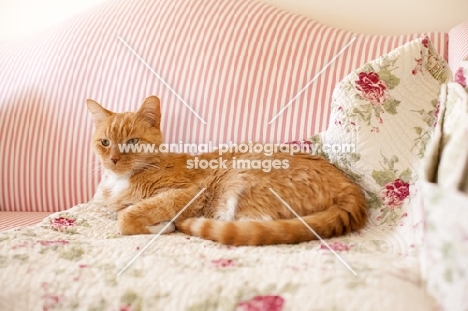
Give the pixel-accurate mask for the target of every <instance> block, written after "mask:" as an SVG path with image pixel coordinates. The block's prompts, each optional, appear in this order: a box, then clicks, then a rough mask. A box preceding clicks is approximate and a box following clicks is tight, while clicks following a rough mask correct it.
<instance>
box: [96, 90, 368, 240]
mask: <svg viewBox="0 0 468 311" xmlns="http://www.w3.org/2000/svg"><path fill="white" fill-rule="evenodd" d="M87 106H88V109H89V110H90V112H91V114H92V116H93V120H94V123H95V133H94V135H93V140H92V145H93V148H94V150H95V152H96V154H97V155H98V156H99V157H100V158H101V161H102V165H103V168H104V169H105V170H106V173H107V174H106V175H107V177H106V178H105V179H104V180H103V181H102V188H103V190H102V197H103V200H104V202H103V203H104V204H106V205H107V206H108V207H109V208H110V209H111V210H113V211H116V212H117V214H118V225H119V228H120V230H121V232H122V234H150V233H155V228H158V230H159V229H160V228H161V225H159V226H158V224H161V223H164V222H167V221H170V220H171V219H173V218H174V217H175V216H176V215H177V214H178V213H179V212H181V211H182V212H181V214H180V215H179V216H178V218H177V219H176V220H175V225H176V228H177V229H178V230H180V231H181V232H184V233H186V234H190V235H194V236H199V237H202V238H205V239H209V240H213V241H217V242H220V243H223V244H228V245H268V244H284V243H288V244H289V243H299V242H304V241H309V240H313V239H316V236H315V235H314V234H313V233H312V232H311V231H310V230H309V228H307V227H306V226H305V225H304V224H303V223H302V221H301V220H300V219H298V218H296V217H295V215H294V213H293V212H292V211H291V210H290V209H289V208H288V207H287V206H286V205H285V204H284V203H283V202H281V201H280V200H279V199H278V198H277V197H276V196H275V194H274V193H273V192H272V191H271V190H273V191H274V192H275V193H277V194H278V195H279V196H280V197H281V198H282V199H283V200H284V201H285V202H286V203H287V204H288V205H289V207H290V208H292V209H293V210H294V211H295V212H296V213H297V214H298V215H299V216H300V217H301V218H302V220H303V221H305V222H306V223H307V224H308V225H309V226H310V227H311V228H312V229H313V230H314V231H315V232H316V233H317V234H318V235H319V236H321V237H322V238H330V237H333V236H339V235H342V234H346V233H349V232H352V231H356V230H359V229H360V228H362V227H363V226H364V225H365V223H366V219H367V209H366V204H365V199H364V195H363V193H362V191H361V189H360V187H359V186H358V185H356V184H355V183H353V182H352V181H351V180H349V179H348V178H347V177H346V176H345V175H343V174H342V173H341V171H339V170H338V169H337V168H336V167H334V166H333V165H332V164H330V163H329V162H328V161H327V160H326V159H324V158H322V157H318V156H313V155H310V154H308V153H294V154H290V153H285V152H276V153H273V154H272V155H271V156H268V155H264V154H262V153H256V152H246V153H242V152H239V151H237V152H236V151H230V152H226V153H223V154H221V155H220V154H219V152H218V151H216V152H211V153H205V154H201V155H198V156H197V158H198V160H207V161H212V162H213V163H220V162H221V160H220V159H219V158H220V157H221V158H222V161H224V162H223V163H224V167H218V168H216V167H212V168H206V169H202V168H195V167H194V165H193V161H194V157H195V156H193V155H190V154H187V153H172V152H123V151H122V152H121V150H119V147H118V144H126V143H129V144H136V145H138V144H154V145H156V146H161V144H162V143H163V135H162V132H161V130H160V122H161V112H160V101H159V99H158V98H157V97H155V96H150V97H148V98H146V100H145V101H144V103H143V104H142V106H141V108H140V109H139V110H138V111H137V112H124V113H114V112H111V111H109V110H106V109H105V108H103V107H102V106H101V105H100V104H98V103H97V102H95V101H93V100H88V101H87ZM239 160H241V161H250V163H254V162H255V163H263V162H262V161H270V163H271V161H274V160H276V161H277V162H276V163H277V164H278V165H276V167H275V168H271V169H270V170H269V171H268V170H263V169H261V168H253V167H251V168H248V167H240V166H239V165H238V166H236V167H235V168H234V165H235V164H236V163H240V162H239ZM191 161H192V162H191ZM190 163H192V164H191V165H190ZM244 163H246V162H244ZM265 163H267V162H265ZM286 164H287V165H286ZM202 189H205V190H204V191H203V192H201V194H200V195H199V196H198V197H197V198H196V199H195V200H194V201H193V202H192V203H191V204H190V205H188V207H187V208H186V209H184V207H185V206H187V204H188V203H189V202H190V201H191V200H192V199H193V198H194V197H195V196H196V195H197V194H198V193H199V192H200V190H202ZM183 209H184V210H183ZM166 232H167V230H166Z"/></svg>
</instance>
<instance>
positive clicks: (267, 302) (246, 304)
mask: <svg viewBox="0 0 468 311" xmlns="http://www.w3.org/2000/svg"><path fill="white" fill-rule="evenodd" d="M283 305H284V298H283V297H281V296H275V295H265V296H255V297H253V298H252V299H250V300H247V301H242V302H239V303H238V304H237V305H236V307H237V310H242V311H281V310H283Z"/></svg>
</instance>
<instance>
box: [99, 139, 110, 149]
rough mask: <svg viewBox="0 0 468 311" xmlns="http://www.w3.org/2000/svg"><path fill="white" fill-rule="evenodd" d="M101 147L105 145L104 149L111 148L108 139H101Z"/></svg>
mask: <svg viewBox="0 0 468 311" xmlns="http://www.w3.org/2000/svg"><path fill="white" fill-rule="evenodd" d="M101 145H103V146H104V147H109V145H110V141H108V140H107V139H101Z"/></svg>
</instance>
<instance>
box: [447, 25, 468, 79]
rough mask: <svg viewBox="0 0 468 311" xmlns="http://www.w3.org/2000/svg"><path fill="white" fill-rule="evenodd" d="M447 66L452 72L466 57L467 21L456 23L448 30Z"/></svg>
mask: <svg viewBox="0 0 468 311" xmlns="http://www.w3.org/2000/svg"><path fill="white" fill-rule="evenodd" d="M449 36H450V40H449V44H448V53H449V54H448V55H449V62H448V63H449V66H450V69H451V70H452V72H456V70H457V69H458V68H459V67H460V62H461V61H462V60H465V59H468V21H466V22H463V23H460V24H458V25H457V26H455V27H453V28H452V29H451V30H450V31H449Z"/></svg>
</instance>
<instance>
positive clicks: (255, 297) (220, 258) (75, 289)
mask: <svg viewBox="0 0 468 311" xmlns="http://www.w3.org/2000/svg"><path fill="white" fill-rule="evenodd" d="M154 237H155V235H139V236H122V235H120V234H119V233H118V230H117V226H116V220H115V215H113V214H112V213H111V212H109V211H107V210H106V209H105V208H104V207H103V206H101V205H99V204H98V203H93V202H90V203H88V204H82V205H78V206H75V207H73V208H71V209H70V210H67V211H64V212H59V213H56V214H52V215H50V216H49V217H48V218H46V219H44V220H43V221H42V223H40V224H37V225H34V226H29V227H22V228H17V229H12V230H10V231H6V232H1V233H0V275H1V278H0V288H1V291H0V310H429V309H431V308H432V306H433V304H434V302H433V300H432V299H431V298H430V297H429V296H428V295H427V294H426V292H425V289H424V286H423V282H422V279H421V275H420V267H419V261H418V259H417V256H416V254H415V252H414V251H412V247H411V245H410V246H407V245H406V243H405V242H404V239H403V238H402V237H399V236H398V235H397V234H396V233H395V232H392V231H391V230H390V231H389V230H388V228H387V229H384V227H378V226H373V225H369V227H368V228H366V229H365V230H363V231H361V232H359V233H355V234H352V235H348V236H345V237H340V238H335V239H331V240H327V241H324V242H320V241H311V242H306V243H301V244H298V245H278V246H265V247H229V246H224V245H220V244H217V243H215V242H212V241H206V240H202V239H200V238H196V237H191V236H187V235H184V234H182V233H178V232H176V233H171V234H167V235H161V236H159V237H158V238H156V239H154V240H153V243H151V244H150V245H149V246H148V248H147V249H145V250H144V252H143V253H142V254H141V256H139V257H138V258H137V259H136V260H135V261H134V262H133V263H132V264H131V265H130V266H129V267H128V268H127V269H126V270H125V271H123V272H122V273H121V274H120V275H119V276H118V275H117V274H118V273H119V271H121V270H122V268H124V267H125V265H126V264H127V263H128V262H129V261H130V260H131V259H132V258H134V257H135V255H137V254H138V252H140V251H141V250H142V249H143V248H144V247H145V245H147V244H148V243H149V242H150V241H151V240H152V239H153V238H154ZM327 245H328V246H329V247H330V248H328V247H327ZM331 250H333V251H334V252H332V251H331ZM334 253H335V254H334Z"/></svg>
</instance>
